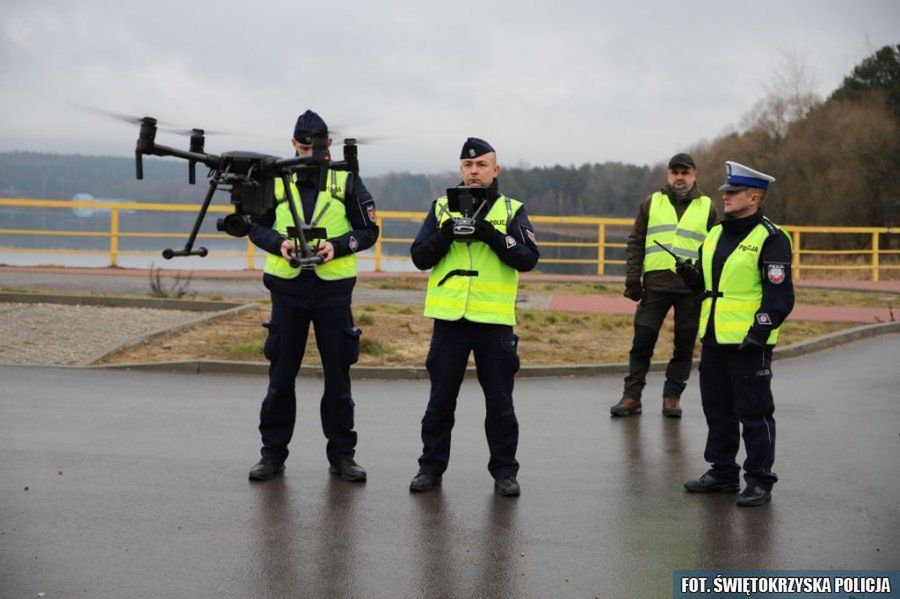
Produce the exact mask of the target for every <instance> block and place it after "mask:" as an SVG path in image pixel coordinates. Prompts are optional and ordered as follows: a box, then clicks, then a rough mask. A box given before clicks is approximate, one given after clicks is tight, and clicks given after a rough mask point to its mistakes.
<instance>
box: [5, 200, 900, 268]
mask: <svg viewBox="0 0 900 599" xmlns="http://www.w3.org/2000/svg"><path fill="white" fill-rule="evenodd" d="M0 206H6V207H13V208H24V209H35V210H37V209H47V208H50V209H59V208H63V209H75V208H84V209H95V210H109V230H107V231H69V230H47V229H9V228H0V235H38V236H41V235H44V236H56V237H101V238H107V239H108V240H109V250H74V249H40V248H15V247H5V246H3V245H2V244H0V252H20V253H35V252H42V253H50V254H108V255H109V264H110V266H116V265H117V264H118V259H119V256H138V255H143V256H151V255H154V254H155V253H156V252H150V251H134V250H122V249H121V248H120V247H119V246H120V240H122V239H127V238H155V239H166V238H171V239H185V238H186V237H187V231H185V232H179V233H153V232H142V233H136V232H127V231H122V229H121V225H120V219H121V215H122V212H123V211H135V212H142V211H156V212H191V213H195V212H196V211H197V210H198V206H197V205H194V204H161V203H149V202H148V203H139V202H136V203H131V202H103V201H95V200H86V201H68V200H41V199H27V198H0ZM209 211H210V212H212V213H228V212H231V211H232V208H231V207H230V206H210V208H209ZM425 214H426V213H425V212H402V211H387V210H382V211H379V212H378V216H377V217H376V219H377V223H378V226H379V227H380V228H381V232H382V235H381V236H380V237H379V239H378V241H377V242H376V243H375V246H374V247H373V248H372V250H373V251H372V252H371V254H361V255H360V256H359V257H360V258H362V259H370V260H373V261H374V270H375V271H376V272H381V271H382V270H383V266H384V262H385V261H390V260H403V261H406V260H409V257H408V256H407V255H406V254H405V252H403V254H401V255H389V254H386V253H385V251H384V246H385V244H402V245H405V246H407V247H408V246H409V244H411V243H412V241H413V240H412V239H411V238H402V237H388V236H386V235H385V234H384V232H385V231H384V225H385V222H386V221H394V222H402V221H406V222H410V223H415V224H418V223H420V222H421V221H422V220H423V219H424V218H425ZM529 218H530V219H531V221H532V222H533V223H535V224H541V225H549V227H545V228H543V229H542V228H541V227H538V232H539V233H540V231H541V230H547V229H549V230H553V228H554V227H553V225H564V226H566V227H572V226H577V227H580V228H585V230H588V231H593V230H596V241H547V240H545V239H542V240H541V241H540V244H541V247H542V248H543V247H559V248H596V251H597V253H596V256H597V257H596V258H543V259H541V263H542V264H595V265H596V267H597V274H598V275H603V274H605V272H606V266H607V265H614V264H615V265H624V264H625V260H614V259H610V258H607V252H606V251H607V249H609V248H625V247H626V244H625V243H624V242H610V241H607V237H608V235H607V234H608V232H609V231H608V229H609V228H610V227H612V228H614V229H618V230H619V231H620V232H621V235H620V237H621V238H623V239H624V238H625V236H626V235H627V231H628V230H629V229H630V227H631V225H632V222H633V221H632V220H631V219H627V218H601V217H593V216H535V215H531V216H530V217H529ZM0 224H2V223H0ZM784 228H785V229H786V230H787V231H788V232H789V233H790V234H791V236H792V239H793V242H794V260H793V276H794V278H795V279H800V276H801V270H869V271H870V276H871V279H872V280H873V281H877V280H879V271H881V270H891V269H900V264H898V263H897V261H892V263H891V264H885V263H884V261H883V260H882V259H881V258H882V257H884V256H895V255H898V254H900V250H889V249H881V244H880V236H881V235H891V234H894V233H895V231H894V230H893V229H892V228H890V227H817V226H796V225H790V226H784ZM804 234H805V235H806V236H809V235H815V234H848V235H849V234H852V235H860V234H865V235H869V236H870V237H871V242H870V243H871V247H870V248H869V249H853V250H818V249H803V248H802V245H801V241H802V239H803V238H804V237H803V235H804ZM197 237H198V239H234V238H232V237H229V236H228V235H225V234H200V235H198V236H197ZM244 244H245V246H246V247H245V249H244V250H243V251H240V252H216V256H221V257H239V256H243V257H245V258H246V264H247V269H249V270H253V269H255V268H256V264H255V262H256V259H257V258H263V257H265V254H264V253H263V252H262V251H261V250H259V249H257V248H256V247H255V246H254V245H253V244H252V243H250V240H249V239H246V240H245V241H244ZM817 255H819V256H830V255H833V256H849V255H856V256H864V257H865V256H868V257H869V261H868V263H865V264H839V265H835V264H808V263H805V262H804V261H803V260H802V257H803V256H817Z"/></svg>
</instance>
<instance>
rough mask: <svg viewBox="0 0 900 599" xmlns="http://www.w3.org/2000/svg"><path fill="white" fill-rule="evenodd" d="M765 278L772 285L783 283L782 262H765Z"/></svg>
mask: <svg viewBox="0 0 900 599" xmlns="http://www.w3.org/2000/svg"><path fill="white" fill-rule="evenodd" d="M766 278H767V279H769V282H770V283H772V284H773V285H781V284H782V283H784V264H766Z"/></svg>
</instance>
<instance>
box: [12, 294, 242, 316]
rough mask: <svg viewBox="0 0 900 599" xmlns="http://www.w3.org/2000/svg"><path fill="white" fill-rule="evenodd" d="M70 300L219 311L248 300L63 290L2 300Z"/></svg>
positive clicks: (71, 302) (87, 303) (75, 303)
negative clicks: (89, 292)
mask: <svg viewBox="0 0 900 599" xmlns="http://www.w3.org/2000/svg"><path fill="white" fill-rule="evenodd" d="M2 302H7V303H16V304H66V305H70V306H78V305H81V306H109V307H111V308H155V309H157V310H181V311H184V312H219V311H222V310H228V309H229V308H236V307H238V306H243V305H245V304H238V303H235V302H217V301H212V300H183V299H170V298H155V297H124V296H114V295H66V294H63V293H59V294H57V293H19V292H10V291H0V303H2Z"/></svg>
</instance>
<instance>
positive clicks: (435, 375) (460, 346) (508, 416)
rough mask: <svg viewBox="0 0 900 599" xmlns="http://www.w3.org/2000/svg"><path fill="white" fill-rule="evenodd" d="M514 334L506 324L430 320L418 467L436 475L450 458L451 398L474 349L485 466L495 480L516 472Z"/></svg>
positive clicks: (516, 363) (516, 362)
mask: <svg viewBox="0 0 900 599" xmlns="http://www.w3.org/2000/svg"><path fill="white" fill-rule="evenodd" d="M518 340H519V339H518V337H516V336H515V335H513V329H512V327H511V326H507V325H497V324H482V323H474V322H470V321H468V320H458V321H446V320H435V321H434V333H433V334H432V337H431V348H430V349H429V351H428V358H427V359H426V360H425V367H426V368H427V369H428V374H429V376H430V378H431V397H430V399H429V400H428V407H427V408H426V409H425V417H424V418H422V445H423V448H422V456H421V457H420V458H419V470H420V471H421V472H424V473H426V474H431V475H433V476H440V475H442V474H443V473H444V471H445V470H446V469H447V464H448V462H449V461H450V433H451V431H452V430H453V424H454V422H455V417H454V413H455V411H456V398H457V396H458V395H459V388H460V385H461V384H462V381H463V377H464V376H465V373H466V363H467V362H468V360H469V354H470V353H472V352H474V354H475V369H476V372H477V374H478V382H479V383H480V384H481V388H482V390H483V391H484V400H485V407H486V412H487V413H486V415H485V418H484V432H485V435H486V436H487V442H488V448H489V449H490V454H491V457H490V461H489V462H488V471H489V472H490V473H491V475H492V476H493V477H494V478H495V479H500V478H504V477H507V476H512V477H514V476H516V473H517V472H518V471H519V462H517V461H516V448H517V447H518V445H519V421H518V420H517V419H516V413H515V410H514V408H513V398H512V392H513V379H514V377H515V374H516V372H518V370H519V356H518V354H517V351H516V349H517V345H518Z"/></svg>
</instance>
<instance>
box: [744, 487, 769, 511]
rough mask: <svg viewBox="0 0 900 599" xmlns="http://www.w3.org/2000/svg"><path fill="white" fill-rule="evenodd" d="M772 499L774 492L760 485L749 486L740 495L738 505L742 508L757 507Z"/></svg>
mask: <svg viewBox="0 0 900 599" xmlns="http://www.w3.org/2000/svg"><path fill="white" fill-rule="evenodd" d="M771 499H772V491H771V490H770V489H767V488H765V487H762V486H760V485H747V488H745V489H744V490H743V491H741V494H740V495H738V500H737V504H738V505H739V506H740V507H756V506H758V505H762V504H764V503H768V502H769V500H771Z"/></svg>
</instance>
